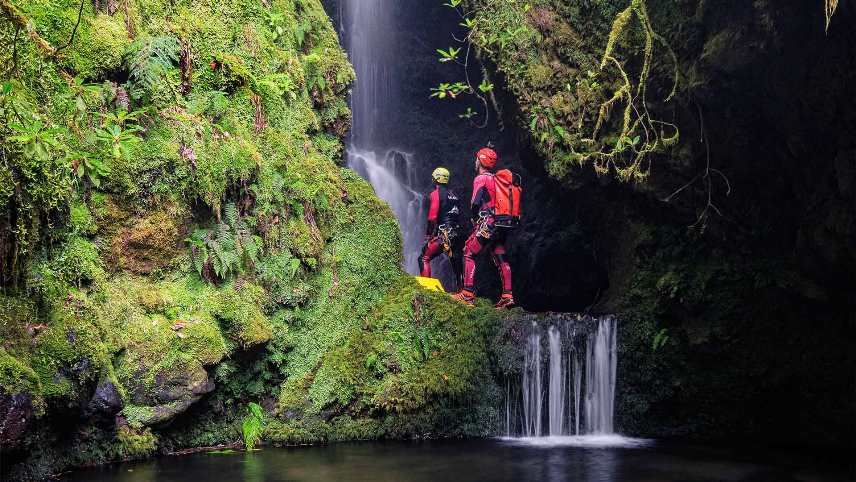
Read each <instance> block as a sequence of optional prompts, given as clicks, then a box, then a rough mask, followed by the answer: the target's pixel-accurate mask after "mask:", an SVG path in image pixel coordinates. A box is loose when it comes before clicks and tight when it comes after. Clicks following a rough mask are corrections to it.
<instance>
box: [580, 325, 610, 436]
mask: <svg viewBox="0 0 856 482" xmlns="http://www.w3.org/2000/svg"><path fill="white" fill-rule="evenodd" d="M615 366H616V356H615V319H614V318H602V319H600V320H598V327H597V331H594V332H591V333H589V335H588V341H587V343H586V398H585V401H586V402H585V410H586V411H585V422H586V432H588V433H599V434H600V433H612V431H613V422H612V415H613V408H614V405H615Z"/></svg>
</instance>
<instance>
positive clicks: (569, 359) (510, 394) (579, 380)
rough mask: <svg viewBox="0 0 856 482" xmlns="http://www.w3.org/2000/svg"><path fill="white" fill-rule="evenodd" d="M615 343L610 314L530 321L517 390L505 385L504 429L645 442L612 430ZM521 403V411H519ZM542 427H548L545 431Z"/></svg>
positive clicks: (584, 440) (570, 438)
mask: <svg viewBox="0 0 856 482" xmlns="http://www.w3.org/2000/svg"><path fill="white" fill-rule="evenodd" d="M545 327H546V329H545ZM545 331H546V335H547V336H546V337H544V336H542V334H543V333H544V332H545ZM545 338H546V347H542V344H543V340H544V339H545ZM616 342H617V321H616V320H615V318H614V317H611V316H605V317H582V316H574V315H562V314H555V315H550V316H548V317H547V318H546V319H544V318H543V317H541V318H540V320H539V321H532V323H531V324H530V325H529V326H528V327H527V328H526V333H525V339H524V342H523V347H522V351H523V365H522V367H521V375H520V384H519V391H517V390H513V389H512V384H511V383H510V382H509V384H508V387H507V389H506V391H507V394H506V408H505V410H506V434H508V435H509V437H513V436H515V435H517V436H522V437H524V438H525V439H521V440H530V441H533V440H534V441H536V442H533V443H541V442H537V440H544V441H545V442H543V443H572V444H589V443H594V444H595V445H598V444H607V445H608V444H622V445H628V444H629V445H639V444H643V443H644V441H640V440H638V439H627V438H623V437H619V436H617V435H614V433H613V431H614V426H615V424H614V422H613V413H614V408H615V383H616V365H617V361H618V360H617V356H616ZM545 348H546V349H545ZM542 351H544V352H546V355H547V356H546V357H545V356H542ZM545 372H546V376H547V377H548V379H547V386H546V391H545V387H543V386H542V374H543V373H545ZM518 397H519V398H518ZM545 398H546V403H547V407H546V411H544V410H542V405H543V403H544V399H545ZM518 406H520V407H522V410H520V411H518V410H515V407H518ZM571 407H573V411H572V410H571ZM517 416H519V423H517V422H516V420H515V417H517ZM542 426H546V427H547V428H548V430H547V433H546V434H545V433H544V431H543V430H542ZM557 441H558V442H557Z"/></svg>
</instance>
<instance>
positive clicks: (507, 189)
mask: <svg viewBox="0 0 856 482" xmlns="http://www.w3.org/2000/svg"><path fill="white" fill-rule="evenodd" d="M493 177H494V181H495V184H496V199H495V203H494V208H493V209H494V219H495V222H496V225H497V226H499V227H502V228H516V227H517V226H518V225H519V224H520V198H521V196H522V194H523V188H522V187H521V186H520V184H521V179H520V176H518V175H517V174H514V173H512V172H511V171H509V170H508V169H503V170H501V171H497V173H496V174H495V175H494V176H493Z"/></svg>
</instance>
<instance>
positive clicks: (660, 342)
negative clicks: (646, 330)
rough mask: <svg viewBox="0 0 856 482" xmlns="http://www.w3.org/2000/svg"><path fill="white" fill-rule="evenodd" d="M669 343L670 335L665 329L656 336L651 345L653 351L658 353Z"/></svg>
mask: <svg viewBox="0 0 856 482" xmlns="http://www.w3.org/2000/svg"><path fill="white" fill-rule="evenodd" d="M668 341H669V333H668V331H667V330H666V329H665V328H662V329H660V331H658V332H657V334H656V335H654V341H653V342H652V343H651V351H657V350H659V349H660V348H662V347H663V346H665V345H666V343H668Z"/></svg>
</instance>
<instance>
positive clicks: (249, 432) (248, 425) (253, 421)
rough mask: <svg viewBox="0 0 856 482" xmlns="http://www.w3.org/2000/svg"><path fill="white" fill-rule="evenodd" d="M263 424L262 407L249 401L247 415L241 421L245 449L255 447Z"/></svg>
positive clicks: (263, 413) (259, 438)
mask: <svg viewBox="0 0 856 482" xmlns="http://www.w3.org/2000/svg"><path fill="white" fill-rule="evenodd" d="M264 426H265V412H264V409H263V408H262V407H261V405H259V404H258V403H255V402H250V403H249V404H248V405H247V415H246V416H245V417H244V419H243V420H242V421H241V435H243V437H244V446H245V447H246V448H247V450H253V449H255V446H256V444H258V443H259V441H260V440H261V438H262V430H264Z"/></svg>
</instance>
